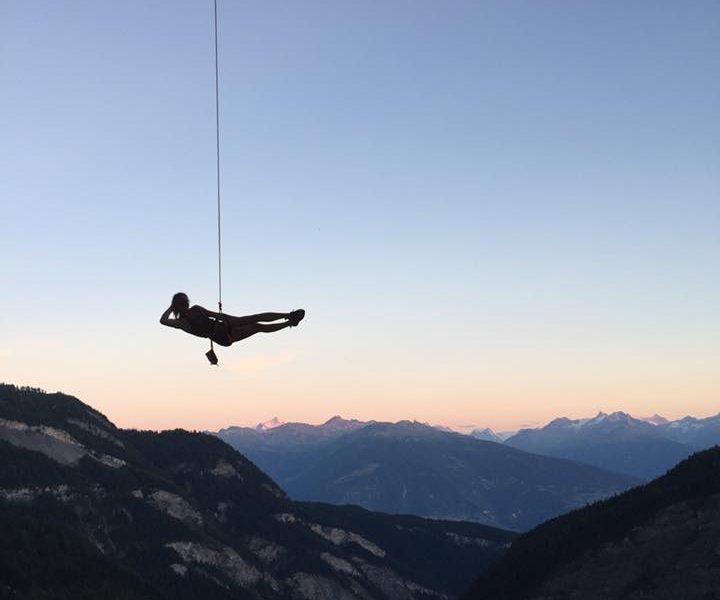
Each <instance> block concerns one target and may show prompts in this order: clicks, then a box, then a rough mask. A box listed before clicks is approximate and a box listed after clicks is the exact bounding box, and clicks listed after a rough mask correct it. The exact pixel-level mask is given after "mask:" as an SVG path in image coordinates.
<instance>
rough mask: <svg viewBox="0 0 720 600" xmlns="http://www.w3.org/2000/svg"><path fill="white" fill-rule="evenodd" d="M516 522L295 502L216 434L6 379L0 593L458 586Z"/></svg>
mask: <svg viewBox="0 0 720 600" xmlns="http://www.w3.org/2000/svg"><path fill="white" fill-rule="evenodd" d="M514 537H515V534H513V533H512V532H508V531H503V530H500V529H496V528H492V527H486V526H483V525H480V524H475V523H464V522H450V521H439V520H426V519H421V518H419V517H413V516H395V515H387V514H380V513H375V512H370V511H367V510H364V509H362V508H359V507H347V506H346V507H343V506H331V505H326V504H319V503H308V502H296V501H293V500H290V499H288V497H287V496H286V494H285V492H284V491H283V490H282V489H281V488H280V487H278V485H277V484H276V483H275V482H274V481H273V480H272V479H270V478H269V477H268V476H267V475H265V474H264V473H263V472H262V471H261V470H260V469H258V468H257V467H256V466H255V465H254V464H253V463H252V462H250V461H249V460H248V459H247V458H245V457H244V456H242V455H240V454H239V453H238V452H236V451H235V450H233V449H232V448H231V447H230V446H228V445H227V444H225V443H224V442H223V441H221V440H220V439H219V438H217V437H216V436H211V435H207V434H202V433H191V432H187V431H182V430H175V431H165V432H159V433H158V432H147V431H134V430H122V429H118V428H117V427H115V426H114V425H113V424H112V423H111V422H110V421H109V420H108V419H107V418H106V417H104V416H103V415H102V414H101V413H99V412H97V411H96V410H94V409H92V408H91V407H89V406H88V405H86V404H83V403H82V402H80V401H79V400H78V399H76V398H73V397H71V396H66V395H63V394H58V393H56V394H46V393H44V392H42V391H41V390H36V389H28V388H17V387H14V386H10V385H4V384H0V597H3V598H5V597H7V598H33V599H34V598H53V599H65V598H67V599H71V598H72V599H73V600H76V599H85V598H87V599H96V598H100V597H102V598H105V599H106V600H113V599H123V600H139V599H147V600H160V599H166V600H169V599H173V600H194V599H198V598H213V599H217V600H230V599H249V598H252V599H263V600H273V599H280V598H283V599H285V598H287V599H297V600H310V599H313V600H330V599H333V600H334V599H339V600H346V599H347V600H349V599H350V598H353V599H357V598H360V599H364V600H384V599H385V600H391V599H393V600H394V599H398V600H404V599H407V600H414V599H420V598H422V599H428V598H438V599H440V598H450V597H454V596H456V595H457V594H458V593H459V592H460V591H461V590H462V589H463V588H464V587H465V586H466V585H467V584H468V583H469V582H470V581H471V580H472V579H473V578H474V577H475V576H476V575H477V573H478V572H479V571H481V570H482V569H483V568H484V566H486V565H487V564H489V563H490V562H491V561H492V560H494V559H495V558H496V557H497V556H499V555H500V554H501V553H503V552H504V551H505V550H506V548H507V546H508V544H509V543H510V542H511V541H512V540H513V539H514Z"/></svg>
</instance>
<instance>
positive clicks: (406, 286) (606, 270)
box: [0, 0, 720, 430]
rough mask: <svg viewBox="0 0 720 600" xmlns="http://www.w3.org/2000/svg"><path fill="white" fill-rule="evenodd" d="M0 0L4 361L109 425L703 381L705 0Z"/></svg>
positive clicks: (714, 335)
mask: <svg viewBox="0 0 720 600" xmlns="http://www.w3.org/2000/svg"><path fill="white" fill-rule="evenodd" d="M219 14H220V26H219V27H220V32H219V46H220V78H221V82H220V106H221V109H220V110H221V124H222V130H221V148H222V189H223V200H222V202H223V221H222V223H223V245H224V248H223V305H224V309H225V311H226V312H229V313H233V314H247V313H253V312H259V311H265V310H279V311H287V310H291V309H294V308H299V307H303V308H305V309H306V310H307V318H306V320H305V321H304V322H303V323H302V324H301V325H300V326H299V327H297V328H296V329H287V330H283V331H281V332H278V333H274V334H265V335H262V334H260V335H257V336H255V337H253V338H250V339H248V340H246V341H244V342H241V343H238V344H236V345H235V346H233V347H232V348H228V349H224V348H223V349H220V350H219V351H218V355H219V358H220V366H219V367H211V366H209V365H208V363H207V361H206V359H205V357H204V356H203V355H204V353H205V351H206V350H207V348H208V344H207V343H206V340H201V339H199V338H193V337H191V336H189V335H187V334H185V333H182V332H180V331H176V330H171V329H168V328H165V327H162V326H161V325H160V324H159V322H158V319H159V316H160V314H161V313H162V311H163V310H164V309H165V308H166V307H167V306H168V304H169V302H170V298H171V296H172V294H173V293H174V292H177V291H181V290H182V291H186V292H187V293H188V294H189V295H190V299H191V301H192V302H193V303H199V304H202V305H204V306H206V307H208V308H210V309H215V307H216V306H217V300H218V298H217V238H216V212H215V210H216V208H215V202H216V198H215V129H214V127H215V112H214V111H215V96H214V87H213V86H214V63H213V60H214V59H213V46H212V44H213V41H212V40H213V38H212V0H164V1H163V0H153V1H150V2H148V1H147V0H126V1H124V2H109V1H104V0H98V1H93V2H88V1H79V0H78V1H72V0H66V1H63V2H57V1H56V0H45V1H40V0H29V1H28V0H4V1H3V2H2V3H0V207H1V209H2V210H1V211H0V233H1V235H0V278H1V279H0V281H2V284H1V287H0V290H1V294H0V302H1V304H2V308H3V309H2V311H0V381H4V382H6V383H14V384H17V385H31V386H37V387H42V388H44V389H47V390H48V391H63V392H65V393H68V394H72V395H75V396H77V397H79V398H80V399H81V400H83V401H84V402H87V403H88V404H90V405H92V406H94V407H95V408H97V409H99V410H100V411H102V412H103V413H105V414H106V415H107V416H108V417H109V418H110V419H111V420H112V421H113V422H115V423H116V424H117V425H119V426H123V427H139V428H152V429H161V428H169V427H185V428H190V429H218V428H220V427H225V426H228V425H237V424H245V425H252V424H255V423H257V422H259V421H264V420H267V419H269V418H270V417H272V416H275V415H277V416H279V417H280V418H281V419H283V420H285V421H290V420H295V421H306V422H312V423H318V422H322V421H325V420H326V419H328V418H329V417H331V416H333V415H337V414H339V415H342V416H344V417H346V418H359V419H378V420H392V421H395V420H400V419H416V420H419V421H424V422H430V423H436V424H445V425H449V426H451V427H463V426H470V425H475V426H490V427H492V428H494V429H496V430H507V429H515V428H518V427H520V426H523V425H530V424H533V425H535V424H542V423H544V422H546V421H548V420H549V419H551V418H553V417H556V416H561V415H564V416H569V417H584V416H591V415H593V414H595V413H596V412H597V411H599V410H604V411H606V412H608V411H613V410H625V411H628V412H630V413H632V414H634V415H636V416H646V415H651V414H653V413H660V414H662V415H664V416H666V417H668V418H677V417H681V416H684V415H687V414H691V415H695V416H708V415H711V414H715V413H717V412H719V411H720V276H719V275H720V268H719V265H720V114H719V112H720V77H718V73H720V35H718V31H720V3H718V2H717V1H715V0H697V1H694V2H677V1H672V2H669V1H663V0H639V1H635V2H627V1H626V0H617V1H605V0H603V1H599V0H598V1H588V2H563V1H560V0H557V1H554V0H548V1H537V0H526V1H507V0H493V1H484V0H467V1H461V0H457V1H453V0H450V1H440V0H412V1H410V0H367V1H363V2H357V1H350V0H324V1H318V0H307V1H305V0H300V1H293V2H267V1H260V0H257V1H245V0H234V1H230V0H219Z"/></svg>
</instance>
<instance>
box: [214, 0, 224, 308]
mask: <svg viewBox="0 0 720 600" xmlns="http://www.w3.org/2000/svg"><path fill="white" fill-rule="evenodd" d="M214 3H215V30H214V31H215V158H216V161H215V164H216V176H217V237H218V312H222V237H221V227H220V225H221V222H222V221H221V214H220V93H219V88H220V84H219V82H220V76H219V68H218V10H217V0H214Z"/></svg>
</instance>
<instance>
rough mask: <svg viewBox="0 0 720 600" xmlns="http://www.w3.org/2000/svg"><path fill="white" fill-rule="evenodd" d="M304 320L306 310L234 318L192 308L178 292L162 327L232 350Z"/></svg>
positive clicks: (195, 307)
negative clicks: (247, 341) (251, 339)
mask: <svg viewBox="0 0 720 600" xmlns="http://www.w3.org/2000/svg"><path fill="white" fill-rule="evenodd" d="M171 315H172V316H171ZM304 318H305V311H304V310H303V309H298V310H293V311H291V312H287V313H280V312H266V313H259V314H257V315H246V316H241V317H235V316H233V315H226V314H225V313H218V312H213V311H210V310H208V309H206V308H203V307H202V306H200V305H198V304H196V305H194V306H190V299H189V298H188V296H187V294H185V293H183V292H178V293H177V294H175V295H174V296H173V297H172V302H171V303H170V306H169V307H168V308H167V310H165V312H163V314H162V315H161V316H160V323H161V324H163V325H166V326H167V327H174V328H175V329H181V330H182V331H184V332H186V333H189V334H191V335H195V336H197V337H201V338H208V339H210V340H212V341H213V342H215V343H216V344H218V345H220V346H231V345H232V344H234V343H235V342H239V341H240V340H244V339H245V338H248V337H250V336H251V335H255V334H256V333H271V332H273V331H280V330H281V329H285V328H286V327H296V326H297V325H298V323H300V321H302V320H303V319H304ZM282 319H284V320H283V321H282V322H280V323H275V322H274V321H280V320H282ZM211 362H212V361H211Z"/></svg>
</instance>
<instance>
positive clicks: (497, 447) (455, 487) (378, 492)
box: [217, 417, 638, 531]
mask: <svg viewBox="0 0 720 600" xmlns="http://www.w3.org/2000/svg"><path fill="white" fill-rule="evenodd" d="M217 435H218V436H219V437H220V438H221V439H223V440H224V441H226V442H227V443H228V444H230V445H231V446H233V447H234V448H235V449H237V450H238V451H239V452H241V453H242V454H244V455H245V456H247V457H248V458H250V460H252V461H253V462H254V463H255V464H257V465H258V466H259V467H260V468H261V469H263V470H264V471H265V472H267V473H268V474H269V475H270V476H271V477H272V478H273V479H274V480H275V481H277V482H278V484H279V485H280V486H281V487H282V488H283V489H284V490H285V491H287V493H288V494H289V495H290V497H292V498H294V499H298V500H314V501H322V502H331V503H333V504H357V505H359V506H363V507H365V508H367V509H370V510H378V511H383V512H388V513H396V514H402V513H409V514H415V515H419V516H423V517H430V518H437V519H454V520H471V521H476V522H479V523H484V524H487V525H492V526H496V527H501V528H505V529H511V530H520V531H521V530H526V529H528V528H530V527H533V526H535V525H537V524H538V523H541V522H542V521H545V520H546V519H548V518H551V517H554V516H557V515H559V514H562V513H564V512H567V511H569V510H571V509H573V508H577V507H579V506H583V505H585V504H587V503H588V502H592V501H595V500H598V499H600V498H604V497H606V496H609V495H612V494H615V493H618V492H620V491H622V490H625V489H627V488H628V487H630V486H631V485H634V484H635V483H637V482H638V480H637V479H636V478H633V477H631V476H627V475H622V474H617V473H611V472H608V471H605V470H602V469H599V468H597V467H593V466H589V465H584V464H580V463H577V462H573V461H569V460H562V459H557V458H550V457H545V456H539V455H535V454H530V453H527V452H523V451H520V450H517V449H514V448H511V447H509V446H507V445H502V444H498V443H493V442H486V441H482V440H478V439H475V438H473V437H470V436H466V435H461V434H458V433H453V432H448V431H442V430H439V429H437V428H434V427H430V426H428V425H425V424H422V423H417V422H410V421H401V422H399V423H380V422H369V423H364V422H360V421H346V420H343V419H341V418H339V417H334V418H332V419H330V420H329V421H328V422H327V423H324V424H323V425H307V424H304V423H286V424H283V425H280V426H277V427H273V428H272V429H269V430H264V429H263V430H259V429H257V428H242V427H232V428H228V429H223V430H221V431H219V432H218V433H217Z"/></svg>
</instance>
